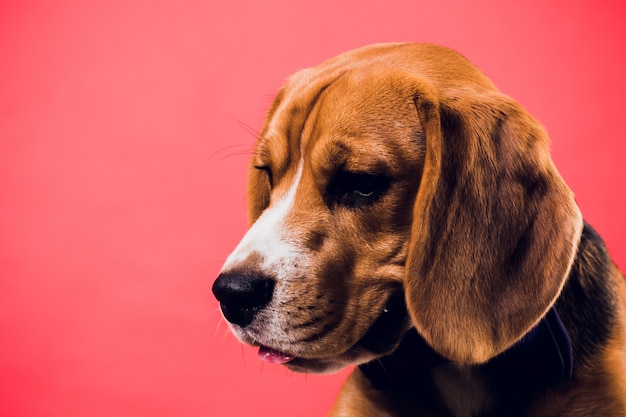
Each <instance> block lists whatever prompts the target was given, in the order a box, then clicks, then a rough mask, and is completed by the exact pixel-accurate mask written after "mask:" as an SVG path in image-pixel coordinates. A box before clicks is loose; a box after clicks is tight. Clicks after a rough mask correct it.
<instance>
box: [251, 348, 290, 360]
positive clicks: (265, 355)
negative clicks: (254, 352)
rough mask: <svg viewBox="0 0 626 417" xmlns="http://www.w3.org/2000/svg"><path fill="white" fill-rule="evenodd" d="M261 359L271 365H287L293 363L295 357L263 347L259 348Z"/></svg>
mask: <svg viewBox="0 0 626 417" xmlns="http://www.w3.org/2000/svg"><path fill="white" fill-rule="evenodd" d="M259 359H261V360H262V361H265V362H269V363H287V362H290V361H292V360H293V359H294V357H293V356H289V355H287V354H286V353H283V352H279V351H277V350H273V349H270V348H268V347H265V346H261V347H260V348H259Z"/></svg>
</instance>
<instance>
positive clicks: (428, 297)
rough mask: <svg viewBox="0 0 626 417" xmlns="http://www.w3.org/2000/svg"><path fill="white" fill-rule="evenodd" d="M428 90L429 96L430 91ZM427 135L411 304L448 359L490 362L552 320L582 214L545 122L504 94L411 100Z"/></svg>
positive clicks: (412, 249)
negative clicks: (541, 323)
mask: <svg viewBox="0 0 626 417" xmlns="http://www.w3.org/2000/svg"><path fill="white" fill-rule="evenodd" d="M429 90H430V91H429ZM414 101H415V105H416V107H417V111H418V117H419V120H420V123H421V125H422V128H423V130H424V132H425V138H426V157H425V164H424V170H423V176H422V179H421V182H420V188H419V192H418V195H417V197H416V201H415V206H414V220H413V226H412V230H411V241H410V244H409V257H408V260H407V277H406V294H407V295H406V296H407V305H408V308H409V311H410V313H411V317H412V319H413V322H414V323H415V326H416V327H417V330H418V331H419V332H420V333H421V334H422V336H423V337H424V338H425V339H426V341H427V342H428V343H429V344H430V345H431V346H432V347H433V348H434V349H435V350H436V351H437V352H438V353H440V354H441V355H443V356H445V357H447V358H449V359H451V360H453V361H456V362H459V363H467V364H474V363H482V362H485V361H487V360H489V359H491V358H492V357H494V356H495V355H497V354H499V353H501V352H502V351H504V350H506V349H507V348H508V347H510V346H511V345H512V344H514V343H515V342H516V341H518V340H519V339H520V338H521V337H522V336H523V335H524V334H525V333H526V332H528V331H529V330H530V329H531V328H532V327H533V326H534V325H535V324H537V323H538V321H539V320H540V319H541V318H542V317H543V316H544V314H545V313H546V312H547V311H548V309H549V308H550V307H551V306H552V304H553V303H554V301H555V300H556V298H557V297H558V295H559V293H560V291H561V289H562V287H563V285H564V282H565V280H566V278H567V275H568V273H569V270H570V267H571V264H572V262H573V258H574V255H575V253H576V248H577V245H578V241H579V239H580V234H581V230H582V217H581V214H580V212H579V210H578V207H577V206H576V204H575V202H574V197H573V194H572V192H571V191H570V190H569V188H568V187H567V185H566V184H565V182H564V181H563V179H562V178H561V177H560V175H559V173H558V172H557V170H556V168H555V167H554V164H553V163H552V160H551V159H550V155H549V143H548V142H549V140H548V137H547V135H546V133H545V131H544V130H543V127H542V126H541V125H540V124H539V123H538V122H537V121H536V120H535V119H533V118H532V117H531V116H530V115H529V114H528V113H527V112H526V111H525V110H524V109H522V107H521V106H520V105H519V104H517V103H516V102H514V101H513V100H512V99H510V98H509V97H507V96H504V95H503V94H501V93H499V92H497V91H484V90H482V91H473V90H470V89H464V90H457V91H455V92H448V93H446V95H440V96H436V95H435V94H433V91H432V89H430V88H429V87H428V86H422V87H421V88H420V91H419V92H418V94H417V95H416V96H415V99H414Z"/></svg>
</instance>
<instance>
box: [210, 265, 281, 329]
mask: <svg viewBox="0 0 626 417" xmlns="http://www.w3.org/2000/svg"><path fill="white" fill-rule="evenodd" d="M273 292H274V281H273V280H272V279H270V278H267V277H264V276H260V275H242V274H220V276H219V277H217V279H216V280H215V282H214V283H213V294H214V295H215V298H217V300H218V301H219V302H220V307H221V308H222V312H223V313H224V317H225V318H226V320H228V321H229V322H231V323H234V324H237V325H239V326H242V327H244V326H247V325H248V324H250V323H251V322H252V320H253V319H254V316H255V315H256V314H257V313H258V312H259V311H260V310H261V309H262V308H263V307H265V306H266V305H267V303H269V302H270V300H271V299H272V293H273Z"/></svg>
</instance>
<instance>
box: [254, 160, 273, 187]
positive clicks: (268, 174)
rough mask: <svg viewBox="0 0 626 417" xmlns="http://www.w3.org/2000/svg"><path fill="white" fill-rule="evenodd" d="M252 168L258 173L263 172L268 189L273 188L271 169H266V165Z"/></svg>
mask: <svg viewBox="0 0 626 417" xmlns="http://www.w3.org/2000/svg"><path fill="white" fill-rule="evenodd" d="M254 168H255V169H258V170H259V171H263V172H265V174H266V175H267V180H268V182H269V185H270V188H272V187H273V186H274V178H273V176H272V169H271V168H270V167H268V166H267V165H255V166H254Z"/></svg>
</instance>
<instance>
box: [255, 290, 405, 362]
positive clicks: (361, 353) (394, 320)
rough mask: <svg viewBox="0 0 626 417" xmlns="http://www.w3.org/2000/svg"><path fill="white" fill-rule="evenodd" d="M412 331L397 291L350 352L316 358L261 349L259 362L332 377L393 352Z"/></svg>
mask: <svg viewBox="0 0 626 417" xmlns="http://www.w3.org/2000/svg"><path fill="white" fill-rule="evenodd" d="M409 329H410V320H409V315H408V312H407V309H406V304H405V301H404V292H403V291H402V290H398V291H394V292H392V294H391V295H390V296H389V298H388V299H387V302H386V303H385V305H384V307H383V309H382V311H381V312H380V314H379V316H378V317H377V318H376V320H375V321H374V322H373V323H372V324H371V326H370V327H369V328H368V330H367V332H366V333H365V334H364V335H363V336H362V337H361V338H360V339H359V340H358V341H357V342H356V343H355V344H354V345H352V346H351V347H350V348H348V349H347V350H345V351H343V352H340V353H338V354H335V355H332V356H328V357H321V358H314V357H300V356H297V355H293V354H291V353H289V352H284V351H281V350H277V349H274V348H272V347H269V346H265V345H259V350H258V358H259V359H260V360H262V361H264V362H268V363H272V364H280V365H285V366H287V367H288V368H289V369H291V370H293V371H295V372H309V373H329V372H336V371H339V370H340V369H342V368H344V367H346V366H350V365H358V364H361V363H364V362H368V361H370V360H373V359H376V358H378V357H381V356H385V355H388V354H390V353H391V352H393V350H395V348H396V347H397V346H398V344H399V343H400V341H401V340H402V338H403V337H404V335H405V334H406V332H407V331H408V330H409Z"/></svg>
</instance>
